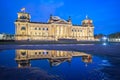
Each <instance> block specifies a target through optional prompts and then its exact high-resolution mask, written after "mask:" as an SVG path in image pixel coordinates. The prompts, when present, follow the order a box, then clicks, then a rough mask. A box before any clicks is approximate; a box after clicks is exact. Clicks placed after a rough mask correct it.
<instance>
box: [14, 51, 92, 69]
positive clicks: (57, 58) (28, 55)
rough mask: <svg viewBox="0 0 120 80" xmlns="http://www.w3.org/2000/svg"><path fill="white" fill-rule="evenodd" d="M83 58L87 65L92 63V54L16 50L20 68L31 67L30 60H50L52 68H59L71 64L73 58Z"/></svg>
mask: <svg viewBox="0 0 120 80" xmlns="http://www.w3.org/2000/svg"><path fill="white" fill-rule="evenodd" d="M77 56H82V61H83V62H85V63H90V62H92V58H91V55H90V54H86V53H84V52H73V51H57V50H16V61H17V63H18V67H28V66H30V60H35V59H48V61H49V62H50V65H51V66H57V65H59V64H61V63H62V62H65V61H67V62H71V59H72V57H77Z"/></svg>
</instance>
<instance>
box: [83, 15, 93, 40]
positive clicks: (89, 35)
mask: <svg viewBox="0 0 120 80" xmlns="http://www.w3.org/2000/svg"><path fill="white" fill-rule="evenodd" d="M82 27H86V29H87V33H86V34H87V36H86V37H87V40H94V25H93V21H92V20H91V19H90V18H89V17H88V16H86V19H84V20H83V21H82Z"/></svg>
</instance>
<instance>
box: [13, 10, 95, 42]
mask: <svg viewBox="0 0 120 80" xmlns="http://www.w3.org/2000/svg"><path fill="white" fill-rule="evenodd" d="M30 18H31V16H30V14H29V13H26V12H19V13H18V18H17V20H16V21H15V26H16V27H15V40H55V41H57V40H59V39H76V40H77V41H80V40H94V26H93V21H92V20H91V19H89V18H88V17H86V19H84V20H83V21H82V25H73V24H72V20H71V18H70V17H69V18H68V20H64V19H61V18H60V17H58V16H52V15H50V19H49V20H48V22H46V23H43V22H32V21H30Z"/></svg>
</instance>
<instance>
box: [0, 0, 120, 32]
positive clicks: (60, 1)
mask: <svg viewBox="0 0 120 80" xmlns="http://www.w3.org/2000/svg"><path fill="white" fill-rule="evenodd" d="M23 7H25V8H26V12H28V13H30V14H31V21H37V22H38V21H40V22H47V20H48V18H49V16H50V14H53V15H55V16H60V17H61V18H63V19H68V16H71V18H72V23H73V24H81V21H82V20H83V19H85V16H86V15H88V16H89V17H90V18H91V19H92V20H93V21H94V26H95V34H98V33H103V34H110V33H114V32H120V20H119V19H120V1H119V0H0V33H10V34H14V33H15V25H14V21H15V20H16V19H17V12H19V11H20V9H21V8H23Z"/></svg>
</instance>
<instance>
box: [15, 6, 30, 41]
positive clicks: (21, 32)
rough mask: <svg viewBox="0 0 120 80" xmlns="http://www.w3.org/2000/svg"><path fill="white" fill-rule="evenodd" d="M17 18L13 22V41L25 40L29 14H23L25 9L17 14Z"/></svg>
mask: <svg viewBox="0 0 120 80" xmlns="http://www.w3.org/2000/svg"><path fill="white" fill-rule="evenodd" d="M17 14H18V18H17V19H16V21H15V28H16V29H15V34H16V35H15V40H24V39H25V40H27V35H28V23H29V22H30V18H31V17H30V14H29V13H26V12H25V8H22V9H21V12H19V13H17Z"/></svg>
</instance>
